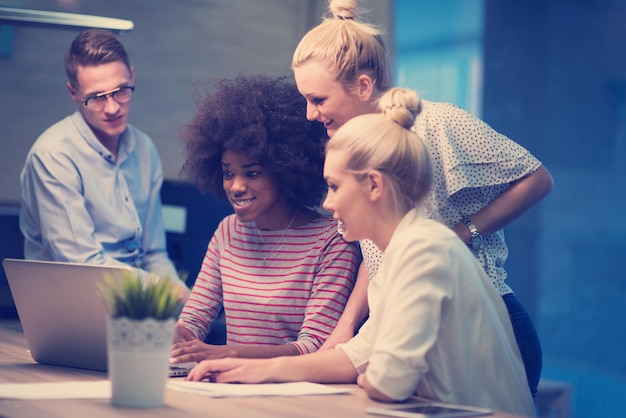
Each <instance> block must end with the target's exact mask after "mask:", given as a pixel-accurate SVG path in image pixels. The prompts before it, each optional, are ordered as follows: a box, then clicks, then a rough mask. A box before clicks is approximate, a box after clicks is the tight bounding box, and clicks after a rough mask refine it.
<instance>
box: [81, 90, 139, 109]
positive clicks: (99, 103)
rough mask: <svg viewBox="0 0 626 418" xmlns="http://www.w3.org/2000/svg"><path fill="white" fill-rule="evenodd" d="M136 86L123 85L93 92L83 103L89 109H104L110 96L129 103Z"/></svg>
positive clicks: (117, 100) (120, 101)
mask: <svg viewBox="0 0 626 418" xmlns="http://www.w3.org/2000/svg"><path fill="white" fill-rule="evenodd" d="M134 91H135V86H121V87H117V88H114V89H113V90H109V91H103V92H102V93H96V94H92V95H91V96H89V97H87V98H86V99H85V101H83V104H84V105H85V107H86V108H88V109H89V110H102V109H103V108H104V106H105V105H106V103H107V99H108V98H109V97H111V98H113V100H115V101H116V102H118V103H128V102H129V101H130V99H131V97H133V92H134Z"/></svg>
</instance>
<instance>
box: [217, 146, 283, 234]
mask: <svg viewBox="0 0 626 418" xmlns="http://www.w3.org/2000/svg"><path fill="white" fill-rule="evenodd" d="M222 172H223V185H224V192H226V196H228V200H229V201H230V204H231V205H232V206H233V209H234V210H235V214H236V215H237V217H238V218H239V219H240V220H241V221H242V222H253V221H254V222H256V224H257V226H258V227H259V228H262V229H278V228H279V227H280V225H282V224H283V223H284V221H283V220H282V216H281V215H282V214H283V212H284V211H283V210H282V208H281V206H282V205H284V199H283V198H282V196H281V194H280V193H279V191H278V188H277V186H276V182H275V181H274V180H273V179H272V175H271V174H270V173H268V172H267V171H265V170H264V168H263V166H262V165H261V163H259V162H258V161H256V160H254V159H252V158H250V157H248V156H246V155H244V154H239V153H236V152H234V151H230V150H226V151H224V153H223V155H222ZM277 209H278V210H277ZM282 227H284V225H282Z"/></svg>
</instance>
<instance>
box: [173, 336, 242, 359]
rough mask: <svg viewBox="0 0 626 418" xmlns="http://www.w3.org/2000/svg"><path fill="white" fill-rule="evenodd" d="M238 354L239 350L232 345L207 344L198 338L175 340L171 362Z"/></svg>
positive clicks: (218, 357)
mask: <svg viewBox="0 0 626 418" xmlns="http://www.w3.org/2000/svg"><path fill="white" fill-rule="evenodd" d="M236 356H237V352H236V351H235V349H234V348H233V347H232V346H228V345H212V344H207V343H205V342H203V341H200V340H199V339H197V338H194V339H192V340H187V341H181V342H175V343H174V346H173V347H172V352H171V353H170V358H171V362H172V363H174V364H176V363H190V362H200V361H202V360H212V359H220V358H224V357H236Z"/></svg>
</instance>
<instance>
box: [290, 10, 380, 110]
mask: <svg viewBox="0 0 626 418" xmlns="http://www.w3.org/2000/svg"><path fill="white" fill-rule="evenodd" d="M328 7H329V10H330V12H331V13H332V17H326V18H324V20H323V21H322V23H320V24H319V25H317V26H316V27H314V28H313V29H311V30H310V31H309V32H308V33H307V34H306V35H304V37H303V38H302V39H301V40H300V43H299V44H298V46H297V47H296V50H295V52H294V54H293V59H292V61H291V67H292V69H293V68H296V67H298V66H299V65H301V64H303V63H304V62H306V61H308V60H309V59H317V60H319V61H321V62H322V63H324V64H325V65H327V67H328V69H329V70H330V71H331V72H332V73H333V74H335V77H336V81H338V82H339V83H340V84H341V85H342V86H343V87H344V89H345V90H346V91H350V88H351V86H354V85H355V81H356V79H357V78H358V76H360V75H362V74H367V75H368V76H370V78H371V79H372V81H373V82H374V98H377V97H378V96H380V95H381V94H382V93H383V92H385V91H387V90H388V89H389V88H390V87H391V81H392V77H391V69H390V65H389V62H388V59H387V53H386V49H385V44H384V41H383V36H382V32H381V30H379V29H378V28H376V27H375V26H373V25H371V24H369V23H365V22H362V21H360V20H359V18H360V16H359V13H360V11H361V1H360V0H329V6H328Z"/></svg>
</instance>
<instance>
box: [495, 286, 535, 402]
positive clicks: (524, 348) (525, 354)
mask: <svg viewBox="0 0 626 418" xmlns="http://www.w3.org/2000/svg"><path fill="white" fill-rule="evenodd" d="M502 299H503V300H504V304H505V305H506V308H507V309H508V311H509V316H510V317H511V325H513V331H514V332H515V339H516V340H517V345H518V347H519V351H520V353H521V354H522V360H523V361H524V367H525V368H526V378H527V379H528V387H529V388H530V392H531V393H532V395H533V396H535V395H536V394H537V385H538V384H539V378H540V377H541V366H542V354H541V342H540V341H539V336H538V335H537V330H535V325H534V324H533V320H532V319H531V318H530V314H529V313H528V311H527V310H526V309H525V308H524V307H523V306H522V304H521V303H520V302H519V300H517V297H516V296H515V295H514V294H513V293H509V294H506V295H503V296H502Z"/></svg>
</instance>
